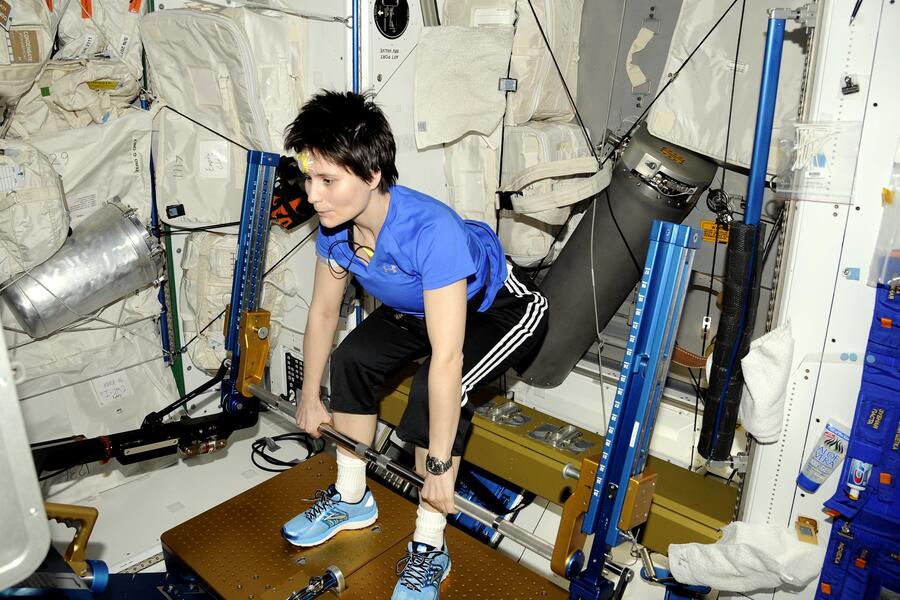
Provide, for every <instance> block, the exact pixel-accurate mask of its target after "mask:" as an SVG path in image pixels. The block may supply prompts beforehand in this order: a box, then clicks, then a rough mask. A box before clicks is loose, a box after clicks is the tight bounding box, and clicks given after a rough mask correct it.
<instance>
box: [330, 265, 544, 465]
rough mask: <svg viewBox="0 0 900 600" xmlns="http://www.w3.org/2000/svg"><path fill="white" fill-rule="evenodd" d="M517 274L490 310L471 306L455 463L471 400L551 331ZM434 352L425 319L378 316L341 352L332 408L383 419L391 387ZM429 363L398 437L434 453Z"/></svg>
mask: <svg viewBox="0 0 900 600" xmlns="http://www.w3.org/2000/svg"><path fill="white" fill-rule="evenodd" d="M515 271H517V269H515V270H514V269H513V268H510V269H509V275H508V276H507V279H506V282H505V283H504V286H503V287H502V288H500V291H498V292H497V296H496V298H495V299H494V302H493V303H492V304H491V307H490V308H489V309H488V310H486V311H485V312H481V313H479V312H477V310H475V309H477V305H476V306H474V307H473V304H474V302H470V303H469V307H470V310H469V312H468V314H467V315H466V333H465V341H464V342H463V368H462V399H461V402H462V411H461V413H460V418H459V427H458V429H457V433H456V440H455V441H454V443H453V456H461V455H462V452H463V448H464V446H465V441H466V436H467V434H468V430H469V425H470V422H471V420H472V415H473V414H474V412H475V408H476V407H475V406H472V403H471V402H469V399H468V393H469V392H471V391H472V390H474V389H475V388H477V387H480V386H483V385H487V384H489V383H490V382H491V381H493V380H494V379H496V378H497V377H499V376H500V375H501V374H502V373H504V372H506V370H507V369H509V368H510V367H512V366H514V365H516V364H517V363H518V362H519V361H521V360H522V359H523V358H524V357H525V356H526V355H527V354H528V353H529V352H530V351H531V350H532V349H533V348H534V347H535V345H536V344H537V343H538V342H539V341H540V340H541V338H542V337H543V335H544V333H545V332H546V330H547V308H548V307H547V300H546V298H544V297H543V296H542V295H541V294H540V292H538V291H537V288H536V287H535V286H534V285H533V284H532V283H531V282H530V281H529V280H527V279H526V278H524V277H521V276H517V274H516V272H515ZM430 353H431V346H430V344H429V342H428V333H427V331H426V329H425V319H423V318H420V317H416V316H413V315H407V314H403V313H399V312H397V311H395V310H393V309H391V308H388V307H387V306H385V305H382V306H380V307H379V308H377V309H376V310H375V311H374V312H373V313H372V314H371V315H369V316H368V317H367V318H366V319H364V320H363V322H362V323H361V324H360V325H359V326H358V327H356V329H354V330H353V331H352V332H350V335H348V336H347V337H346V338H345V339H344V341H343V342H341V344H340V345H339V346H338V347H337V349H336V350H335V351H334V353H333V354H332V356H331V408H332V410H334V411H337V412H344V413H352V414H364V415H374V414H377V413H378V403H379V401H380V396H379V392H380V388H381V385H382V384H383V383H384V381H385V379H387V378H388V377H390V376H391V375H392V374H393V373H394V372H396V371H397V370H398V369H399V368H400V367H402V366H404V365H406V364H408V363H409V362H410V361H412V360H415V359H419V358H422V357H425V356H428V355H429V354H430ZM430 364H431V358H430V357H428V358H427V359H426V360H425V362H424V363H423V364H422V366H421V367H420V368H419V370H418V371H417V372H416V375H415V377H414V378H413V383H412V389H411V390H410V394H409V404H408V405H407V407H406V411H405V412H404V413H403V417H402V418H401V420H400V426H399V427H398V428H397V434H398V435H399V436H400V439H402V440H404V441H407V442H412V443H413V444H415V445H416V446H421V447H423V448H427V447H428V368H429V366H430Z"/></svg>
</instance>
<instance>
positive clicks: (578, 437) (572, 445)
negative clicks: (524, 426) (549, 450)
mask: <svg viewBox="0 0 900 600" xmlns="http://www.w3.org/2000/svg"><path fill="white" fill-rule="evenodd" d="M528 437H530V438H531V439H533V440H538V441H539V442H543V443H545V444H547V445H549V446H553V447H554V448H558V449H560V450H568V451H569V452H574V453H575V454H581V453H582V452H587V451H588V450H590V449H591V448H592V447H593V445H594V444H592V443H591V442H590V441H588V440H586V439H584V435H583V434H582V433H581V430H580V429H578V428H577V427H575V426H574V425H559V426H557V425H552V424H550V423H546V424H544V425H540V426H538V427H536V428H534V429H532V430H531V431H529V432H528Z"/></svg>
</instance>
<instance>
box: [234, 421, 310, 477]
mask: <svg viewBox="0 0 900 600" xmlns="http://www.w3.org/2000/svg"><path fill="white" fill-rule="evenodd" d="M286 441H291V442H297V443H298V444H300V445H301V446H303V448H304V449H305V450H306V458H304V459H302V460H301V459H298V458H295V459H293V460H281V459H278V458H275V457H274V456H271V455H269V454H266V449H267V448H268V449H269V450H270V451H272V452H274V451H275V450H277V449H278V444H277V442H286ZM324 449H325V440H323V439H321V438H319V439H315V438H311V437H309V435H308V434H306V433H304V432H302V431H294V432H290V433H283V434H281V435H275V436H272V437H261V438H259V439H256V440H254V441H253V443H252V444H250V461H251V462H252V463H253V464H254V465H255V466H256V468H258V469H262V470H263V471H266V472H268V473H281V472H282V471H287V470H288V469H290V468H291V467H294V466H296V465H299V464H300V463H302V462H305V461H307V460H309V459H310V458H312V457H313V456H315V455H317V454H319V453H320V452H322V451H323V450H324ZM257 457H259V458H260V459H261V460H262V461H264V462H266V463H268V465H269V466H268V467H267V466H264V465H262V464H260V463H259V462H257Z"/></svg>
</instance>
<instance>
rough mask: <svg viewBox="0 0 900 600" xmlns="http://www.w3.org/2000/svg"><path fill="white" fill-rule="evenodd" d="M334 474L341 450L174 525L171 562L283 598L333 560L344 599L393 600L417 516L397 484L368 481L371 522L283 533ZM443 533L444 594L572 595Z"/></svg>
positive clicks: (449, 597) (237, 588)
mask: <svg viewBox="0 0 900 600" xmlns="http://www.w3.org/2000/svg"><path fill="white" fill-rule="evenodd" d="M334 477H335V462H334V459H333V458H332V457H331V456H327V455H320V456H316V457H314V458H312V459H310V460H309V461H307V462H305V463H303V464H300V465H297V466H296V467H294V468H292V469H290V470H289V471H285V472H284V473H281V474H279V475H277V476H275V477H273V478H272V479H269V480H268V481H266V482H264V483H261V484H260V485H258V486H256V487H254V488H252V489H250V490H247V491H246V492H244V493H242V494H240V495H238V496H235V497H234V498H232V499H230V500H228V501H226V502H224V503H222V504H220V505H219V506H216V507H214V508H212V509H210V510H208V511H207V512H205V513H203V514H200V515H198V516H196V517H194V518H193V519H190V520H189V521H186V522H184V523H182V524H181V525H179V526H177V527H175V528H173V529H170V530H169V531H167V532H165V533H164V534H163V535H162V537H161V541H162V545H163V548H164V550H165V551H166V553H167V561H170V563H171V564H170V565H169V566H170V568H172V566H173V565H175V564H178V563H180V564H181V566H182V567H183V568H185V569H186V570H187V571H189V572H190V573H192V574H193V575H195V576H196V577H197V578H198V579H199V581H200V583H201V584H202V585H203V587H204V588H205V589H207V590H208V591H209V592H211V593H213V594H215V595H217V596H219V597H221V598H224V599H226V600H263V599H271V600H275V599H279V600H284V598H286V597H287V596H288V595H289V594H290V593H291V592H293V591H295V590H297V589H301V588H303V587H305V586H306V585H307V584H308V583H309V579H310V577H313V576H316V575H321V574H323V573H324V572H325V570H326V569H327V568H328V567H329V566H330V565H335V566H337V567H338V568H339V569H341V571H342V572H343V574H344V577H345V578H346V581H347V589H346V591H344V593H343V594H341V598H342V600H363V599H370V598H371V599H378V600H387V599H388V598H390V596H391V591H392V590H393V588H394V585H395V584H396V582H397V575H396V573H395V565H396V563H397V561H398V560H399V559H401V558H403V557H404V556H405V555H406V545H407V543H408V542H409V540H410V539H412V533H413V530H414V529H415V518H416V507H415V506H414V505H413V504H411V503H410V502H408V501H407V500H405V499H403V498H402V497H400V496H398V495H397V494H395V493H394V492H392V491H390V490H388V489H387V488H384V487H382V486H380V485H378V484H377V483H375V482H373V481H371V480H370V482H369V486H370V488H371V490H372V493H373V494H374V496H375V499H376V501H377V502H378V509H379V517H378V521H377V522H376V523H375V525H373V526H372V527H370V528H368V529H364V530H360V531H346V532H342V533H340V534H339V535H337V536H336V537H334V538H333V539H331V540H329V541H328V542H326V543H324V544H322V545H321V546H317V547H315V548H296V547H294V546H292V545H290V544H289V543H288V542H286V541H285V540H284V539H283V538H282V537H281V525H282V524H283V523H285V522H286V521H288V520H289V519H291V518H292V517H294V516H295V515H296V514H297V513H299V512H301V511H303V510H305V509H306V508H308V507H309V506H310V504H309V503H306V502H303V499H304V498H312V497H313V496H314V494H315V491H316V490H317V489H322V488H325V487H327V486H328V485H329V484H330V483H333V482H334ZM446 537H447V543H448V546H449V548H450V554H451V559H452V561H453V567H452V569H451V573H450V576H449V577H448V578H447V580H446V581H445V582H444V584H443V586H442V587H441V598H442V600H454V599H455V600H463V599H478V598H485V599H487V598H491V599H493V598H497V599H499V598H510V599H512V598H516V599H528V598H545V599H551V600H552V599H554V598H557V599H559V600H562V599H564V598H568V592H567V591H565V590H563V589H561V588H559V587H558V586H556V585H555V584H553V583H551V582H550V581H548V580H546V579H544V578H543V577H541V576H539V575H537V574H535V573H533V572H531V571H529V570H528V569H526V568H525V567H522V566H520V565H519V564H517V563H515V562H513V561H512V560H510V559H509V558H507V557H505V556H503V555H502V554H500V553H499V552H497V551H495V550H491V549H490V548H488V547H487V546H485V545H484V544H482V543H481V542H479V541H477V540H475V539H474V538H471V537H469V536H468V535H466V534H465V533H463V532H461V531H458V530H456V529H454V528H453V527H448V528H447V533H446ZM335 597H336V596H334V595H331V594H327V595H325V596H323V598H335Z"/></svg>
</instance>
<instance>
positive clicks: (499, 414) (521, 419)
mask: <svg viewBox="0 0 900 600" xmlns="http://www.w3.org/2000/svg"><path fill="white" fill-rule="evenodd" d="M475 413H476V414H477V415H479V416H481V417H484V418H485V419H487V420H488V421H491V422H492V423H499V424H500V425H509V426H511V427H521V426H522V425H525V424H526V423H528V422H529V421H531V417H529V416H528V415H525V414H522V411H521V410H520V409H519V405H518V404H516V403H515V402H514V401H513V400H507V401H506V402H497V403H494V402H489V403H487V404H484V405H482V406H479V407H478V408H476V409H475Z"/></svg>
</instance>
